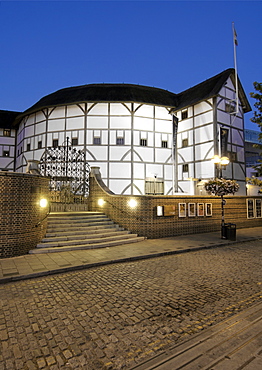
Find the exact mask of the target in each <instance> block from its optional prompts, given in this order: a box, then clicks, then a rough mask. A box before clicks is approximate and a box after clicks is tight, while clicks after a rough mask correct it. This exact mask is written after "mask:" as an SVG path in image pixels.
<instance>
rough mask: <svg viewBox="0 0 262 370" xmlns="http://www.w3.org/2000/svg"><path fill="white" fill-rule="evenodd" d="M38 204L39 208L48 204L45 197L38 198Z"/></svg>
mask: <svg viewBox="0 0 262 370" xmlns="http://www.w3.org/2000/svg"><path fill="white" fill-rule="evenodd" d="M39 205H40V207H41V208H45V207H47V205H48V201H47V199H45V198H42V199H40V202H39Z"/></svg>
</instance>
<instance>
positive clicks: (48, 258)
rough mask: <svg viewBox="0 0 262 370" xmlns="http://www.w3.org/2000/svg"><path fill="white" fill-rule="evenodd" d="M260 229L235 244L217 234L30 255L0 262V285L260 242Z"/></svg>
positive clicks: (241, 234)
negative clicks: (255, 241)
mask: <svg viewBox="0 0 262 370" xmlns="http://www.w3.org/2000/svg"><path fill="white" fill-rule="evenodd" d="M261 236H262V226H261V227H253V228H244V229H239V230H237V240H236V241H230V240H226V239H221V235H220V232H212V233H203V234H194V235H181V236H176V237H169V238H162V239H148V240H145V241H142V242H138V243H134V244H125V245H120V246H115V247H111V248H109V247H108V248H101V249H89V250H78V251H74V250H71V251H68V252H60V253H58V252H57V253H45V254H39V255H38V254H36V255H35V254H31V255H25V256H19V257H13V258H5V259H0V284H1V283H6V282H9V281H15V280H21V279H26V278H32V277H37V276H45V275H50V274H56V273H59V272H66V271H74V270H77V269H82V268H90V267H94V266H100V265H104V264H108V263H115V262H124V261H132V260H137V259H142V258H152V257H157V256H164V255H169V254H177V253H183V252H189V251H194V250H199V249H205V248H214V247H220V246H223V245H232V244H235V243H238V242H243V241H248V240H256V239H261Z"/></svg>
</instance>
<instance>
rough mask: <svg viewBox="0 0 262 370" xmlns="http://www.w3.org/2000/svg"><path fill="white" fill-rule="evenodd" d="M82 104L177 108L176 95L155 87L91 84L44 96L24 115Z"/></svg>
mask: <svg viewBox="0 0 262 370" xmlns="http://www.w3.org/2000/svg"><path fill="white" fill-rule="evenodd" d="M82 102H136V103H148V104H156V105H161V106H166V107H175V105H176V94H173V93H171V92H169V91H167V90H163V89H158V88H155V87H148V86H141V85H131V84H91V85H83V86H75V87H67V88H65V89H61V90H58V91H56V92H54V93H52V94H50V95H47V96H44V97H43V98H42V99H40V100H39V101H38V102H37V103H36V104H34V105H33V106H32V107H30V108H29V109H28V110H26V111H25V112H24V113H30V112H32V111H36V110H39V109H43V108H46V107H50V106H57V105H64V104H72V103H82Z"/></svg>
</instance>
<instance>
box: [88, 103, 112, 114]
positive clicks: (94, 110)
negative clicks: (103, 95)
mask: <svg viewBox="0 0 262 370" xmlns="http://www.w3.org/2000/svg"><path fill="white" fill-rule="evenodd" d="M89 115H95V116H107V115H108V103H97V104H94V106H91V109H90V111H89Z"/></svg>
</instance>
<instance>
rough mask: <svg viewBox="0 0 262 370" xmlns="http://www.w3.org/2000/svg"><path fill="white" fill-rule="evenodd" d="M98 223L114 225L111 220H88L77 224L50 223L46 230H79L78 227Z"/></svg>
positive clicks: (97, 224)
mask: <svg viewBox="0 0 262 370" xmlns="http://www.w3.org/2000/svg"><path fill="white" fill-rule="evenodd" d="M99 225H114V222H113V221H110V220H108V221H100V222H99V221H97V222H88V223H79V224H75V223H73V224H67V223H66V224H57V225H51V226H49V225H48V226H47V232H48V233H49V232H54V231H64V230H69V229H70V230H71V231H72V230H79V228H82V227H86V228H88V227H91V226H99Z"/></svg>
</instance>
